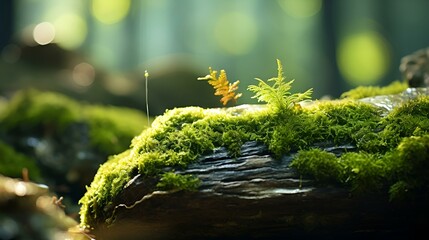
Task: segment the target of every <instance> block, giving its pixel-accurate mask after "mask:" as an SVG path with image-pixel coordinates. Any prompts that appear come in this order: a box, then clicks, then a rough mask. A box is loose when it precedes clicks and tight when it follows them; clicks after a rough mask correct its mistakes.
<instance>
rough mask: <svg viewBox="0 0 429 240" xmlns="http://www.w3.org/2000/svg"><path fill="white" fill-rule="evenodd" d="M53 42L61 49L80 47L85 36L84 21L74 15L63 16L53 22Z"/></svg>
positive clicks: (85, 27)
mask: <svg viewBox="0 0 429 240" xmlns="http://www.w3.org/2000/svg"><path fill="white" fill-rule="evenodd" d="M54 26H55V29H56V32H57V34H56V36H55V41H56V42H57V43H58V45H60V46H61V47H63V48H65V49H69V50H73V49H76V48H78V47H80V46H81V45H82V43H83V42H84V41H85V38H86V35H87V32H88V30H87V26H86V22H85V20H83V19H82V17H80V16H78V15H76V14H72V13H70V14H63V15H61V16H60V17H59V18H58V19H57V20H56V21H55V22H54Z"/></svg>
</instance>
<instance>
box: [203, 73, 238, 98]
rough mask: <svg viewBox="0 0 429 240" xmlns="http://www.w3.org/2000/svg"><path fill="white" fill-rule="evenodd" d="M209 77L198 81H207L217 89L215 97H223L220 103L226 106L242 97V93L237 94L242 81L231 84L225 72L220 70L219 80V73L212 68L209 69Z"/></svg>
mask: <svg viewBox="0 0 429 240" xmlns="http://www.w3.org/2000/svg"><path fill="white" fill-rule="evenodd" d="M209 72H210V74H209V75H206V76H205V77H199V78H198V80H207V81H208V83H209V84H210V85H212V86H213V88H214V89H215V93H214V95H216V96H222V98H221V99H220V102H221V103H222V104H223V105H224V106H226V104H227V103H228V102H229V101H231V100H233V101H235V102H236V101H237V99H238V98H239V97H241V93H236V92H235V91H237V90H238V84H239V83H240V81H238V80H237V81H235V82H234V83H230V82H229V81H228V78H227V76H226V72H225V70H223V69H222V70H220V74H219V78H218V77H217V71H213V70H212V68H211V67H209Z"/></svg>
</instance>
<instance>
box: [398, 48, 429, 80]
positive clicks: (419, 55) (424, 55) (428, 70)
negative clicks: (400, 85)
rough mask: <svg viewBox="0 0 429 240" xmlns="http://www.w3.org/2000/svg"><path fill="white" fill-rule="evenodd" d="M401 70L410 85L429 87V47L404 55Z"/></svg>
mask: <svg viewBox="0 0 429 240" xmlns="http://www.w3.org/2000/svg"><path fill="white" fill-rule="evenodd" d="M399 70H400V71H401V72H402V74H403V75H404V77H405V79H406V80H407V81H408V85H409V86H410V87H413V88H416V87H429V48H425V49H420V50H418V51H416V52H414V53H412V54H410V55H407V56H405V57H403V58H402V59H401V65H400V66H399Z"/></svg>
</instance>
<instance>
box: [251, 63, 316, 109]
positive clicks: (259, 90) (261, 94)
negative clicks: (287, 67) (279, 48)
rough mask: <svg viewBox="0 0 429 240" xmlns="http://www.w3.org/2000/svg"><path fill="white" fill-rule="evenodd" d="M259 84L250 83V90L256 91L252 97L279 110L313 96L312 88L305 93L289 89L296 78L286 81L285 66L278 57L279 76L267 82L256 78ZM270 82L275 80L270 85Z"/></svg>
mask: <svg viewBox="0 0 429 240" xmlns="http://www.w3.org/2000/svg"><path fill="white" fill-rule="evenodd" d="M256 80H257V81H258V85H250V86H249V87H248V90H249V91H252V92H254V93H255V95H254V96H253V97H252V98H256V99H258V102H266V103H267V104H268V105H270V106H272V107H273V108H274V109H275V110H277V111H282V110H286V109H291V108H293V107H294V106H295V104H297V103H298V102H300V101H303V100H305V99H309V98H311V94H312V93H313V90H312V89H308V90H307V91H305V92H304V93H295V94H291V93H290V92H289V90H290V89H291V87H292V83H293V82H294V80H291V81H289V82H285V81H284V80H285V78H284V77H283V66H282V64H281V62H280V60H278V59H277V77H274V78H270V79H268V80H267V81H266V82H265V81H264V80H262V79H259V78H256ZM268 82H274V83H273V84H272V85H270V84H269V83H268Z"/></svg>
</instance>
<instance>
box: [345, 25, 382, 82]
mask: <svg viewBox="0 0 429 240" xmlns="http://www.w3.org/2000/svg"><path fill="white" fill-rule="evenodd" d="M389 52H390V51H389V47H388V45H387V42H386V40H385V39H384V38H383V37H382V36H381V35H380V34H378V33H377V32H373V31H364V32H361V33H358V34H353V35H349V36H346V37H345V38H344V39H342V40H341V41H340V43H339V46H338V51H337V61H338V67H339V69H340V72H341V74H342V75H343V77H344V78H345V79H346V80H347V81H348V82H349V83H351V84H352V85H355V86H357V85H370V84H375V83H377V81H379V80H381V78H382V77H383V76H384V74H386V72H387V70H388V66H389V62H390V53H389Z"/></svg>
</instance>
